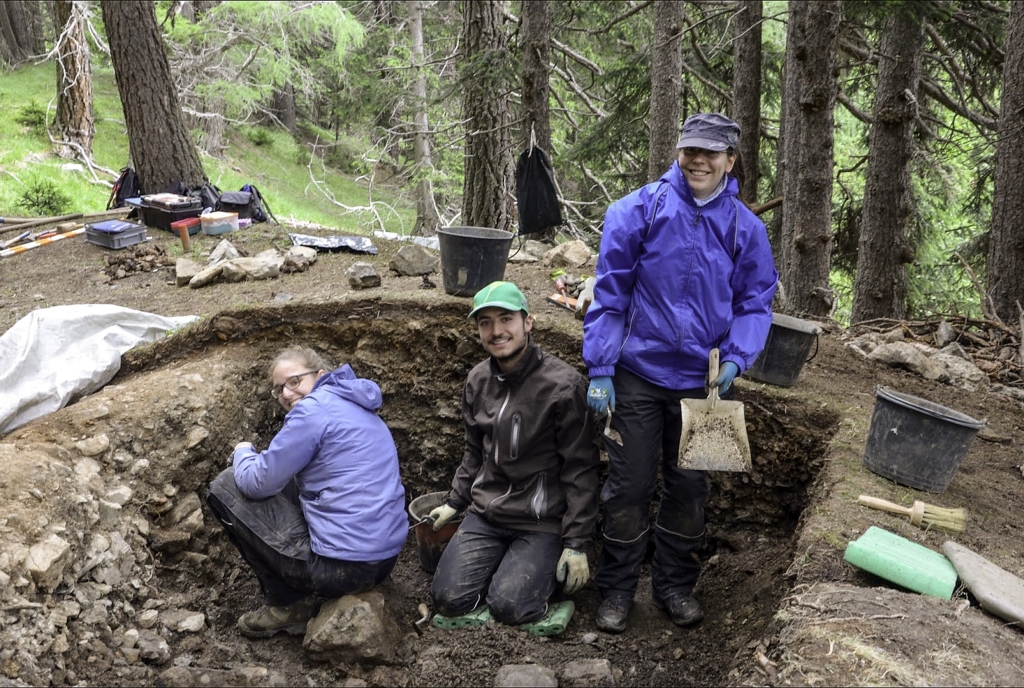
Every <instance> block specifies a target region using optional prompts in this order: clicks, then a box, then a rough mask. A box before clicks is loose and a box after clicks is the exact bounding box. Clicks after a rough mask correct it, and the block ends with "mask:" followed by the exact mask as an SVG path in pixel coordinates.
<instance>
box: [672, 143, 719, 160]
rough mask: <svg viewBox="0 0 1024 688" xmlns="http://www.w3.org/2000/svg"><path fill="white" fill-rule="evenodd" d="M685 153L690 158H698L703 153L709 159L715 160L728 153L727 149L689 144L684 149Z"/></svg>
mask: <svg viewBox="0 0 1024 688" xmlns="http://www.w3.org/2000/svg"><path fill="white" fill-rule="evenodd" d="M682 151H683V155H685V156H686V157H688V158H696V157H697V156H698V155H703V156H704V157H705V158H707V159H708V160H715V159H717V158H719V157H721V156H723V155H725V154H726V152H727V151H713V150H708V149H707V148H691V147H689V146H687V147H685V148H683V149H682Z"/></svg>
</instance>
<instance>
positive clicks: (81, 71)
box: [53, 0, 95, 159]
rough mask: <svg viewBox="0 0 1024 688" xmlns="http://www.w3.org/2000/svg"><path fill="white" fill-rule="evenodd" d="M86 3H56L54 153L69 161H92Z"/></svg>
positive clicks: (58, 0)
mask: <svg viewBox="0 0 1024 688" xmlns="http://www.w3.org/2000/svg"><path fill="white" fill-rule="evenodd" d="M86 11H87V8H86V6H85V2H83V1H82V0H55V2H54V15H53V16H54V29H55V33H56V35H57V37H58V39H57V40H58V42H57V56H58V57H57V114H56V117H55V118H54V123H53V128H54V137H55V138H56V139H57V140H58V141H60V142H63V143H59V144H58V145H57V154H58V155H59V156H60V157H62V158H67V159H72V158H75V157H78V156H82V157H83V158H92V138H93V135H94V134H95V126H94V123H93V114H92V67H91V63H90V60H89V43H88V42H87V41H86V40H85V20H86Z"/></svg>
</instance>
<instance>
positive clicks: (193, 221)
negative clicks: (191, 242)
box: [171, 215, 203, 236]
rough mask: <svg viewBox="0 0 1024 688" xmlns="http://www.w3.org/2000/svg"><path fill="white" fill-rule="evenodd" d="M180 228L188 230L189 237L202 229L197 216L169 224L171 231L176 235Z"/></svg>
mask: <svg viewBox="0 0 1024 688" xmlns="http://www.w3.org/2000/svg"><path fill="white" fill-rule="evenodd" d="M182 227H187V228H188V233H189V236H191V235H193V234H198V233H199V232H200V231H201V230H202V229H203V224H202V222H200V220H199V216H198V215H197V216H196V217H186V218H185V219H184V220H176V221H174V222H172V223H171V231H172V232H174V233H175V234H178V233H179V231H180V229H181V228H182Z"/></svg>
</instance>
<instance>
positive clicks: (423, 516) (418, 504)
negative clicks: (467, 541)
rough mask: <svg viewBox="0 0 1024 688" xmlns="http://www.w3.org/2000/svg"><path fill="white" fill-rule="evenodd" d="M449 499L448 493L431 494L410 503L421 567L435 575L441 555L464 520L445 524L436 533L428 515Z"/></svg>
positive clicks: (456, 519)
mask: <svg viewBox="0 0 1024 688" xmlns="http://www.w3.org/2000/svg"><path fill="white" fill-rule="evenodd" d="M447 498H448V493H447V492H431V493H429V494H425V495H422V496H420V497H417V498H416V499H414V500H412V502H410V503H409V516H410V517H411V518H412V520H413V527H412V528H413V530H415V531H416V550H417V553H418V554H419V557H420V566H422V567H423V570H424V571H426V572H427V573H433V572H434V570H435V569H436V568H437V563H438V562H439V561H441V553H442V552H444V548H445V546H446V545H447V544H448V541H449V540H451V539H452V536H453V535H455V531H457V530H458V529H459V526H460V525H461V524H462V518H461V517H456V518H453V519H452V520H450V521H448V523H445V524H444V526H443V527H442V528H441V530H438V531H436V532H435V531H434V524H433V522H432V521H431V520H430V519H429V518H427V515H428V514H429V513H430V512H431V511H433V510H434V509H436V508H437V507H439V506H441V505H442V504H444V502H445V500H446V499H447Z"/></svg>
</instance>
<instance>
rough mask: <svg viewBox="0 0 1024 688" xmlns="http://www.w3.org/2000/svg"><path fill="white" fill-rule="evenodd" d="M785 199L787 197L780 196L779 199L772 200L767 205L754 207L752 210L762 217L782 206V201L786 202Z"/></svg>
mask: <svg viewBox="0 0 1024 688" xmlns="http://www.w3.org/2000/svg"><path fill="white" fill-rule="evenodd" d="M785 198H786V197H785V196H779V197H777V198H773V199H772V200H770V201H768V202H767V203H762V204H761V205H756V206H754V207H753V208H751V209H750V210H751V212H753V213H754V214H755V215H760V214H761V213H766V212H768V211H769V210H773V209H775V208H778V207H779V206H780V205H782V201H783V200H785Z"/></svg>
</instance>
